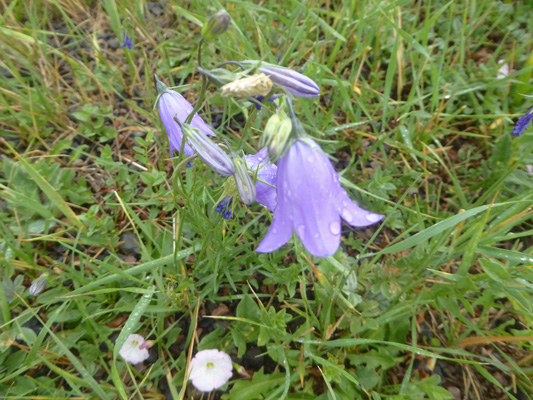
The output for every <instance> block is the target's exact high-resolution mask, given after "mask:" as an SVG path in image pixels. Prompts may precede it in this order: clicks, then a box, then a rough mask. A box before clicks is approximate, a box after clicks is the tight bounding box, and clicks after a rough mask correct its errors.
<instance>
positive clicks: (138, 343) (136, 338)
mask: <svg viewBox="0 0 533 400" xmlns="http://www.w3.org/2000/svg"><path fill="white" fill-rule="evenodd" d="M144 343H145V340H144V338H143V337H142V336H141V335H137V334H135V333H132V334H131V335H129V336H128V338H127V339H126V341H125V342H124V344H123V345H122V347H121V348H120V351H119V352H118V354H120V356H121V357H122V358H123V359H124V360H126V361H127V362H129V363H130V364H133V365H135V364H139V363H140V362H143V361H144V360H146V359H147V358H148V357H149V355H150V354H149V353H148V348H146V346H143V344H144ZM141 347H142V348H141Z"/></svg>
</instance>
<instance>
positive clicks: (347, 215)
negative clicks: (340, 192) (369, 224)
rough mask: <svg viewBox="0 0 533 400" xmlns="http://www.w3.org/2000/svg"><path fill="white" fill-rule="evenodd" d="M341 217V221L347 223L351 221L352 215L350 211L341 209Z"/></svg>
mask: <svg viewBox="0 0 533 400" xmlns="http://www.w3.org/2000/svg"><path fill="white" fill-rule="evenodd" d="M341 217H342V219H343V220H345V221H346V222H348V223H350V222H352V221H353V215H352V213H351V212H350V211H348V209H347V208H343V209H342V212H341Z"/></svg>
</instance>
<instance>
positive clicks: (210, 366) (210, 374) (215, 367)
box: [187, 349, 233, 392]
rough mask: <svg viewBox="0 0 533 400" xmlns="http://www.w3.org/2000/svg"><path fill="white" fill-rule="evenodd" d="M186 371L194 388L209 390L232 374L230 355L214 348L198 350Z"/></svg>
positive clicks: (222, 384) (203, 390)
mask: <svg viewBox="0 0 533 400" xmlns="http://www.w3.org/2000/svg"><path fill="white" fill-rule="evenodd" d="M187 373H188V377H189V380H190V381H191V382H192V384H193V385H194V387H196V389H198V390H200V391H202V392H210V391H212V390H215V389H218V388H220V387H222V386H224V385H225V384H226V383H227V382H228V381H229V380H230V379H231V377H232V376H233V365H232V363H231V357H230V356H229V355H228V354H226V353H224V352H223V351H219V350H216V349H212V350H202V351H199V352H198V353H197V354H196V355H195V356H194V358H193V359H192V360H191V363H190V366H189V370H188V371H187Z"/></svg>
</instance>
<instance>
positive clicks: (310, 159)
mask: <svg viewBox="0 0 533 400" xmlns="http://www.w3.org/2000/svg"><path fill="white" fill-rule="evenodd" d="M307 161H309V162H311V163H312V162H313V161H315V159H314V158H313V156H309V157H307Z"/></svg>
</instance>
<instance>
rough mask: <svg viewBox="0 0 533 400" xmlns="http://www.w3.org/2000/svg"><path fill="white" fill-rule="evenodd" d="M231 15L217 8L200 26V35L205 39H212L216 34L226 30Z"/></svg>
mask: <svg viewBox="0 0 533 400" xmlns="http://www.w3.org/2000/svg"><path fill="white" fill-rule="evenodd" d="M230 20H231V16H230V15H229V14H228V12H227V11H226V10H224V9H221V10H218V11H217V12H216V14H215V15H213V16H212V17H211V18H210V19H209V21H208V22H207V23H206V24H204V26H203V28H202V37H203V38H204V39H205V40H213V39H214V38H215V37H217V36H218V35H221V34H223V33H224V32H226V30H227V29H228V26H229V21H230Z"/></svg>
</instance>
